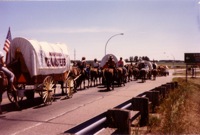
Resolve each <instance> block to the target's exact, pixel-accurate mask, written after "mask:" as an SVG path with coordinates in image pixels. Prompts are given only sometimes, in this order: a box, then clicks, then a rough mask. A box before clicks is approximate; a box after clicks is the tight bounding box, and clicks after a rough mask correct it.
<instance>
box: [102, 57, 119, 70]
mask: <svg viewBox="0 0 200 135" xmlns="http://www.w3.org/2000/svg"><path fill="white" fill-rule="evenodd" d="M103 68H113V69H115V68H116V63H115V61H114V58H113V56H112V55H110V56H109V58H108V61H107V62H106V64H105V65H104V66H103Z"/></svg>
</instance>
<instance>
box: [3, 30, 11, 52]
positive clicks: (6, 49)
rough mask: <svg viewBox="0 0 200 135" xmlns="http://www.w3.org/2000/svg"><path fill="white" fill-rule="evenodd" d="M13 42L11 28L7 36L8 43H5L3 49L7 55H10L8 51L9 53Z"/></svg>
mask: <svg viewBox="0 0 200 135" xmlns="http://www.w3.org/2000/svg"><path fill="white" fill-rule="evenodd" d="M11 40H12V37H11V32H10V27H9V29H8V34H7V36H6V41H5V43H4V47H3V50H4V51H6V53H8V51H9V48H10V42H11Z"/></svg>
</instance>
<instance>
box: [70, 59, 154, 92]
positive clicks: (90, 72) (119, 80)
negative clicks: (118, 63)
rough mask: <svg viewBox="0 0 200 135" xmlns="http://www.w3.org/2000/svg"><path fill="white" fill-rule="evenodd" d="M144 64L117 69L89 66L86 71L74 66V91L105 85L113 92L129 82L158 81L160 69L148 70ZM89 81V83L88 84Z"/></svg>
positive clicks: (72, 73) (127, 65)
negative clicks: (139, 80) (116, 87)
mask: <svg viewBox="0 0 200 135" xmlns="http://www.w3.org/2000/svg"><path fill="white" fill-rule="evenodd" d="M145 66H147V65H146V64H144V63H139V64H132V63H131V64H126V65H125V66H124V68H123V67H116V68H108V67H106V68H94V67H92V66H91V65H89V64H88V65H87V66H86V68H85V69H80V68H79V67H78V66H72V68H71V70H70V72H71V73H70V75H71V76H73V78H74V89H75V90H77V89H85V88H89V87H95V86H97V85H104V86H105V87H106V88H107V90H111V89H112V90H113V89H114V86H115V85H117V86H125V84H126V83H127V82H129V81H133V80H138V79H141V81H142V82H145V81H146V80H147V79H151V80H156V76H157V75H158V68H153V66H152V67H151V68H149V67H148V68H146V67H145ZM86 81H87V82H86Z"/></svg>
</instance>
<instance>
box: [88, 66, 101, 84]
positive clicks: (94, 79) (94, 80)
mask: <svg viewBox="0 0 200 135" xmlns="http://www.w3.org/2000/svg"><path fill="white" fill-rule="evenodd" d="M90 77H91V81H90V86H92V84H93V86H96V85H98V82H99V83H100V76H99V69H98V68H90ZM98 79H99V81H98Z"/></svg>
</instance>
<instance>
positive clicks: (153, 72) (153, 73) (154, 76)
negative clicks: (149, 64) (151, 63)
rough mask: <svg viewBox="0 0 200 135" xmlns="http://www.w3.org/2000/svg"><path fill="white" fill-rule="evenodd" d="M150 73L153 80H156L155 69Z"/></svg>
mask: <svg viewBox="0 0 200 135" xmlns="http://www.w3.org/2000/svg"><path fill="white" fill-rule="evenodd" d="M151 73H152V75H153V80H156V76H157V69H152V71H151Z"/></svg>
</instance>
